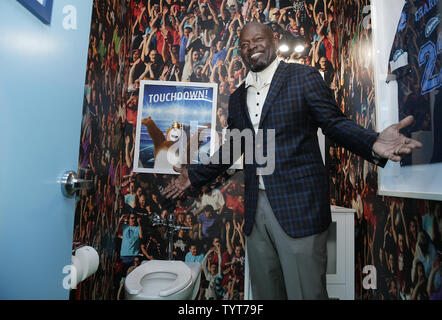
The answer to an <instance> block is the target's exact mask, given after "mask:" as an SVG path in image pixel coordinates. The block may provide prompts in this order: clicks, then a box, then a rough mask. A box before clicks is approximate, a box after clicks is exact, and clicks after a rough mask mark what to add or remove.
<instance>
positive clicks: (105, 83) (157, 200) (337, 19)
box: [70, 0, 442, 300]
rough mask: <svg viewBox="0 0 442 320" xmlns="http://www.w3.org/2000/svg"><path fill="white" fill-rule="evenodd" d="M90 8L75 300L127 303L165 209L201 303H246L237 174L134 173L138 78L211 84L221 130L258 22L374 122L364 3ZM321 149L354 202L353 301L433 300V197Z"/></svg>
mask: <svg viewBox="0 0 442 320" xmlns="http://www.w3.org/2000/svg"><path fill="white" fill-rule="evenodd" d="M92 10H93V12H92V23H91V29H90V30H91V31H90V41H89V50H88V61H87V70H86V78H85V90H84V105H83V114H82V130H81V137H80V139H81V140H80V155H79V172H80V174H81V177H82V178H85V179H90V180H93V182H94V190H91V191H82V192H81V194H80V200H79V201H77V204H76V209H75V224H74V231H73V239H74V245H76V244H80V243H81V244H87V245H90V246H93V247H95V248H96V249H97V251H98V253H99V255H100V265H99V268H98V270H97V272H96V273H95V274H94V275H92V276H91V277H89V278H88V279H86V280H85V281H84V282H82V283H81V284H79V285H78V287H77V289H76V290H71V296H70V298H71V299H79V300H82V299H96V300H116V299H124V280H125V278H126V276H127V275H128V274H129V273H130V272H131V271H132V270H133V269H134V268H135V267H137V266H138V265H140V264H141V262H142V261H144V260H152V259H162V260H166V259H167V258H168V254H169V252H168V240H167V234H166V230H165V229H164V227H152V223H151V221H152V217H154V216H160V217H162V218H165V217H167V216H168V215H169V214H171V213H173V214H174V215H175V217H176V222H177V223H178V224H180V225H183V226H187V227H190V228H191V229H189V230H181V231H180V232H178V233H177V234H176V236H175V238H174V243H173V252H172V254H173V258H174V260H182V261H197V262H199V263H200V264H201V267H202V279H201V283H200V290H199V293H198V296H197V299H199V300H211V299H214V300H242V299H244V290H245V288H244V263H245V235H244V233H243V225H244V202H243V194H244V179H243V175H242V172H241V170H237V171H236V172H235V171H233V170H229V171H228V172H226V173H224V174H222V175H220V176H219V177H217V178H216V180H215V181H214V182H213V183H210V184H208V185H206V186H204V187H203V188H201V189H195V188H191V190H190V191H189V192H188V193H187V194H186V196H185V197H184V198H181V199H178V200H176V201H171V200H165V199H164V198H163V197H162V196H161V190H162V188H164V187H165V186H166V185H167V184H168V182H169V181H170V179H172V178H174V177H176V176H175V175H168V174H158V173H139V172H134V171H133V169H134V150H135V140H136V123H137V109H138V98H139V94H140V83H141V81H143V80H159V81H176V82H193V83H195V82H196V83H198V82H200V83H216V84H217V92H216V94H217V97H216V101H217V107H216V124H215V125H216V131H217V132H219V133H221V132H222V129H223V128H225V127H226V125H227V105H228V100H229V96H230V94H231V93H232V92H233V91H234V90H235V89H236V88H237V87H238V86H239V85H240V84H241V83H242V81H244V79H245V77H246V75H247V72H248V70H247V68H246V66H245V64H244V63H243V61H242V60H241V57H240V53H239V47H238V45H239V35H240V32H241V29H242V27H243V26H244V24H246V23H247V22H249V21H260V22H263V23H268V24H270V26H271V27H272V29H273V31H274V33H273V34H274V37H275V39H276V40H277V41H278V43H279V45H282V44H287V45H288V46H289V47H290V48H292V47H294V46H295V45H300V44H302V45H303V46H304V50H303V51H299V52H297V51H294V50H292V49H289V51H284V52H283V51H282V50H280V51H279V53H278V54H279V58H280V59H284V60H285V61H287V62H291V63H302V64H307V65H310V66H312V67H314V68H316V69H318V71H319V72H321V74H322V75H323V77H324V80H325V81H326V83H327V84H328V86H329V87H330V88H331V89H332V90H333V92H334V94H335V98H336V100H337V102H338V105H340V107H341V109H342V111H343V112H344V113H345V114H346V115H347V116H348V117H349V118H352V119H353V120H354V121H356V122H357V123H359V124H360V125H362V126H364V127H367V128H373V129H375V128H376V124H375V99H374V97H375V96H374V80H373V63H372V61H371V58H372V55H370V52H371V50H372V49H371V45H372V42H371V36H372V35H371V27H370V2H369V0H305V1H302V0H301V1H300V0H258V1H257V0H213V1H212V0H180V1H177V0H95V1H94V5H93V9H92ZM326 150H327V152H326V165H327V167H328V170H329V174H330V197H331V201H332V203H333V204H336V205H339V206H344V207H350V208H354V209H355V210H356V214H355V227H356V234H355V237H356V238H355V240H356V242H355V244H356V246H355V247H356V249H355V251H356V252H355V268H356V273H355V275H356V279H355V281H356V293H355V294H356V298H357V299H403V300H408V299H441V287H442V286H441V281H440V280H441V272H440V264H439V259H438V252H439V254H440V250H441V229H442V222H441V209H440V202H436V201H424V200H412V199H403V198H393V197H380V196H377V195H376V190H377V172H376V170H377V169H376V167H374V166H372V165H371V164H369V163H368V162H366V161H364V160H363V159H361V158H359V157H357V156H355V155H353V154H351V153H349V152H347V151H346V150H345V149H343V148H340V147H338V146H335V145H334V144H333V142H332V141H328V143H327V148H326ZM129 231H131V232H129ZM140 231H141V232H140ZM365 265H374V266H375V267H376V269H377V286H376V289H370V290H365V289H363V287H362V278H363V276H364V275H363V273H362V269H363V267H364V266H365Z"/></svg>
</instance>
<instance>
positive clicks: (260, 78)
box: [245, 58, 279, 190]
mask: <svg viewBox="0 0 442 320" xmlns="http://www.w3.org/2000/svg"><path fill="white" fill-rule="evenodd" d="M278 65H279V59H278V58H276V59H275V60H273V62H272V63H271V64H270V65H269V66H268V67H267V68H265V69H264V70H262V71H260V72H252V71H249V73H248V74H247V77H246V81H245V85H246V89H247V109H248V110H249V115H250V120H251V121H252V125H253V129H254V130H255V134H257V133H258V126H259V121H260V120H261V112H262V107H263V105H264V102H265V100H266V97H267V93H268V92H269V88H270V83H271V82H272V78H273V75H274V74H275V72H276V69H277V68H278ZM259 189H261V190H265V187H264V180H263V179H262V176H261V175H260V176H259Z"/></svg>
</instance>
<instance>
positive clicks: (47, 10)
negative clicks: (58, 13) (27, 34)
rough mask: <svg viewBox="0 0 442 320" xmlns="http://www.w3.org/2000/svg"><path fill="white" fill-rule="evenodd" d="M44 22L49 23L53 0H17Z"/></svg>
mask: <svg viewBox="0 0 442 320" xmlns="http://www.w3.org/2000/svg"><path fill="white" fill-rule="evenodd" d="M17 1H18V2H20V3H21V4H22V5H23V6H24V7H25V8H26V9H28V10H29V11H30V12H32V14H33V15H35V16H36V17H37V18H38V19H40V20H41V21H42V22H43V23H45V24H50V23H51V16H52V4H53V0H17Z"/></svg>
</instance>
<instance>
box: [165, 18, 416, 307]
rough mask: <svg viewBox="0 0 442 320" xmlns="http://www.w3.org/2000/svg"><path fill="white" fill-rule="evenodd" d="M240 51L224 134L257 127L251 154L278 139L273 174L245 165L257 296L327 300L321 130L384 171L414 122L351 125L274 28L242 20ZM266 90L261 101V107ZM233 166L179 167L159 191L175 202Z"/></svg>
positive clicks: (408, 146)
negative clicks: (242, 76)
mask: <svg viewBox="0 0 442 320" xmlns="http://www.w3.org/2000/svg"><path fill="white" fill-rule="evenodd" d="M240 47H241V56H242V58H243V60H244V62H245V63H246V65H247V66H248V67H249V68H250V70H251V71H250V72H249V75H248V77H247V79H246V81H245V82H244V83H243V84H242V85H241V86H240V87H239V88H238V89H237V90H236V91H235V92H234V93H233V94H232V95H231V97H230V101H229V115H228V125H229V129H239V130H246V129H247V130H253V132H255V133H257V129H262V130H263V131H262V132H263V134H264V139H263V140H262V145H261V144H260V143H259V142H257V141H255V143H254V144H253V147H254V148H253V152H256V151H257V149H262V150H267V140H268V139H266V138H267V135H266V133H267V132H268V130H269V129H273V130H274V137H275V141H274V142H275V143H274V156H275V158H274V171H273V173H272V174H269V175H262V176H259V175H257V168H258V167H259V166H258V164H257V163H256V161H253V163H251V164H247V163H246V164H245V165H244V175H245V225H244V232H245V234H246V235H247V250H248V258H249V266H250V277H251V283H252V293H253V298H255V299H327V297H328V296H327V291H326V282H325V273H326V267H327V253H326V238H327V230H328V227H329V225H330V222H331V213H330V200H329V189H328V177H327V172H326V170H325V167H324V165H323V162H322V157H321V153H320V149H319V144H318V139H317V130H318V127H320V128H321V129H322V131H323V133H324V134H325V135H326V136H328V137H329V138H331V139H332V140H334V141H335V142H337V143H338V144H340V145H342V146H343V147H345V148H347V149H349V150H351V151H352V152H354V153H356V154H358V155H360V156H361V157H363V158H364V159H366V160H368V161H370V162H373V163H375V164H377V165H381V166H384V165H385V163H386V161H387V160H386V159H391V160H394V161H398V160H400V155H401V154H404V153H410V152H411V151H412V149H414V148H415V147H420V144H419V142H417V141H414V140H412V139H408V138H405V137H404V136H402V135H401V134H400V133H399V129H400V128H402V127H404V126H406V125H408V124H410V123H411V122H412V121H413V119H412V118H406V119H404V120H403V121H401V122H400V123H398V124H395V125H393V126H390V127H389V128H387V129H385V130H384V131H383V132H382V133H380V134H378V133H376V132H374V131H372V130H367V129H364V128H362V127H360V126H359V125H357V124H356V123H354V122H353V121H351V120H349V119H347V118H346V117H345V116H344V114H343V113H342V112H341V110H340V109H339V107H338V106H337V104H336V102H335V100H334V98H333V95H332V92H331V90H330V89H329V88H328V87H327V86H326V84H325V82H324V81H323V79H322V77H321V75H320V73H319V72H318V71H316V69H314V68H312V67H309V66H305V65H300V64H287V63H284V62H282V61H281V62H279V61H278V60H277V58H276V47H275V43H274V40H273V37H272V31H271V29H270V28H268V27H267V26H265V25H262V24H259V23H249V24H247V25H246V26H245V27H244V29H243V30H242V32H241V37H240ZM269 70H272V71H271V72H270V71H269ZM255 78H256V79H255ZM260 78H261V79H260ZM266 85H267V87H266ZM262 94H264V95H266V98H265V102H264V104H263V105H262V106H260V105H259V104H260V103H261V104H262V102H263V101H262V99H261V97H260V95H262ZM259 115H260V116H259ZM255 117H256V118H255ZM231 146H232V144H230V148H229V149H228V148H226V147H225V146H222V147H221V148H220V149H219V150H218V151H217V153H215V154H214V155H213V157H216V159H222V155H223V154H225V152H229V154H230V155H232V154H233V152H232V150H231V149H232V147H231ZM242 151H243V152H244V151H245V146H244V141H243V143H242ZM235 160H236V159H233V158H232V157H231V162H230V163H229V164H209V165H191V166H190V167H188V168H187V167H184V168H180V169H178V168H175V170H177V171H178V172H180V173H181V175H180V176H179V177H178V178H177V179H176V180H173V181H172V182H171V183H170V184H169V186H168V187H167V188H166V189H165V191H164V195H166V197H173V198H175V197H178V196H181V195H182V194H183V193H184V190H185V189H186V188H187V187H189V186H190V185H192V186H195V187H200V186H202V185H204V184H206V183H208V182H209V181H211V180H213V179H215V178H216V177H217V176H218V175H219V174H220V173H221V172H223V171H225V170H227V169H228V168H229V167H230V165H231V163H233V161H235Z"/></svg>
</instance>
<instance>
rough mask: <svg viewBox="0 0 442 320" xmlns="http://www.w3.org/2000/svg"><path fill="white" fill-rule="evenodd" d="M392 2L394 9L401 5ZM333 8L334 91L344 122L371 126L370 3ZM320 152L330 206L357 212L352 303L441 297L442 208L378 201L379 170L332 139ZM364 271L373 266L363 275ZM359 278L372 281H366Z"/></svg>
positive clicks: (373, 116)
mask: <svg viewBox="0 0 442 320" xmlns="http://www.w3.org/2000/svg"><path fill="white" fill-rule="evenodd" d="M397 2H398V10H400V7H401V6H402V4H403V1H401V0H398V1H397ZM337 3H338V6H337V7H338V8H340V10H339V11H338V12H337V16H336V17H337V22H338V25H339V30H340V31H339V33H338V37H337V39H338V43H339V49H338V56H339V58H338V73H337V76H339V80H340V81H338V82H337V84H338V86H337V88H336V90H335V93H336V96H337V98H338V102H339V104H340V105H341V108H342V110H343V111H344V112H345V113H346V114H347V116H348V117H350V118H352V119H353V120H355V121H356V122H358V123H359V124H360V125H362V126H364V127H367V128H371V129H376V123H375V119H376V108H375V92H374V88H375V85H374V68H373V57H374V55H373V52H372V28H371V14H372V11H371V8H370V7H369V6H368V5H369V4H370V3H369V2H368V1H337ZM391 23H394V24H395V25H397V23H398V21H391ZM378 28H379V32H382V26H379V27H378ZM326 150H328V153H327V154H326V163H327V165H328V169H329V174H330V197H331V201H332V203H334V204H337V205H340V206H344V207H349V208H350V207H351V208H354V209H355V210H356V216H355V230H356V234H355V237H356V238H355V263H356V265H355V268H356V270H355V271H356V272H355V277H356V279H355V290H356V292H355V297H356V299H364V300H410V299H421V300H425V299H438V297H439V299H440V290H441V289H442V286H441V285H440V264H439V262H438V261H439V259H440V252H441V249H442V248H441V240H442V238H441V209H440V208H441V203H440V202H439V201H428V200H415V199H407V198H397V197H386V196H378V195H377V188H378V187H377V186H378V184H377V170H382V169H379V168H377V167H375V166H373V165H371V164H370V163H368V162H366V161H364V160H362V159H361V158H359V157H358V156H355V155H353V154H351V153H349V152H348V151H346V150H345V149H343V148H341V147H338V146H336V145H334V144H333V143H332V142H330V141H329V144H328V146H327V148H326ZM437 252H439V258H438V254H437ZM365 266H374V267H375V268H374V269H373V268H372V267H371V268H370V269H369V270H370V271H369V272H367V271H364V268H365ZM430 275H431V276H430ZM365 277H369V279H370V281H366V282H365V284H364V281H363V279H364V278H365Z"/></svg>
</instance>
